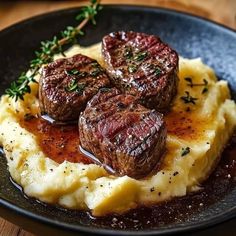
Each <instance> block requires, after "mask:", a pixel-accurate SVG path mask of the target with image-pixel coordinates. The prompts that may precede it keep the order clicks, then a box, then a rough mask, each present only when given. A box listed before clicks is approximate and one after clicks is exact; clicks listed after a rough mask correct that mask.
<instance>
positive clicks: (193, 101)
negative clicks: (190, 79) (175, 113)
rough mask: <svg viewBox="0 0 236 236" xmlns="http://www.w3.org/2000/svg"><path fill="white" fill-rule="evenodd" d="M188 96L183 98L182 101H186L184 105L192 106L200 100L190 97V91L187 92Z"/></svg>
mask: <svg viewBox="0 0 236 236" xmlns="http://www.w3.org/2000/svg"><path fill="white" fill-rule="evenodd" d="M185 94H186V96H182V97H181V99H182V100H183V101H184V103H192V104H194V105H195V104H196V102H195V101H196V100H198V98H194V97H192V96H191V95H190V93H189V92H188V91H185Z"/></svg>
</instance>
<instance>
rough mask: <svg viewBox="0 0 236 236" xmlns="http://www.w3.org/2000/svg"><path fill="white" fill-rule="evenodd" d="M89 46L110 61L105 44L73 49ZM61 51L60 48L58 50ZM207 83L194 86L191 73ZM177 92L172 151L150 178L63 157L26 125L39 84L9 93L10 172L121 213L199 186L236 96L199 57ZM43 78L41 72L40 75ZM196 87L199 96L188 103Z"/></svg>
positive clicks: (71, 204)
mask: <svg viewBox="0 0 236 236" xmlns="http://www.w3.org/2000/svg"><path fill="white" fill-rule="evenodd" d="M77 53H82V54H84V55H87V56H89V57H92V58H94V59H96V60H98V62H99V63H100V64H101V65H104V63H103V60H102V57H101V45H100V44H97V45H94V46H91V47H88V48H81V47H79V46H74V47H72V48H71V49H70V50H69V51H68V52H67V53H66V55H67V56H72V55H74V54H77ZM59 57H62V56H61V55H57V56H56V57H55V58H59ZM188 77H190V78H192V81H193V83H195V84H196V83H197V84H202V83H203V82H204V80H206V81H207V85H206V87H207V91H205V93H202V90H203V88H204V86H193V87H191V86H188V82H187V81H186V80H185V78H188ZM179 78H180V83H179V87H178V95H177V96H176V98H175V100H174V102H173V108H172V110H171V112H170V113H169V114H168V115H167V116H166V117H165V120H166V124H167V129H168V136H167V152H166V156H165V157H164V159H163V164H162V168H161V170H159V171H158V172H157V173H154V174H153V175H151V176H149V177H146V178H145V179H141V180H135V179H132V178H130V177H128V176H123V177H114V176H111V175H109V174H108V173H107V172H106V171H105V170H104V169H103V168H102V167H100V166H98V165H96V164H89V165H85V164H82V163H70V162H67V161H64V162H63V163H62V164H58V163H56V162H54V161H53V160H51V159H50V157H47V156H45V154H44V153H43V151H42V150H41V148H40V147H39V145H38V143H37V140H36V137H35V136H34V135H33V134H32V133H30V132H28V131H27V130H26V129H24V128H22V127H21V125H20V122H19V121H20V120H21V119H23V118H24V115H25V114H28V113H30V114H33V115H35V114H37V113H38V112H39V109H38V98H37V91H38V84H36V83H32V84H31V85H30V86H31V89H32V92H31V94H27V95H25V99H24V101H21V100H19V101H17V102H15V100H13V99H11V98H9V97H8V96H5V95H4V96H2V98H1V101H0V145H2V146H3V148H4V151H5V154H6V158H7V162H8V167H9V171H10V174H11V176H12V178H13V180H14V181H15V182H16V183H18V184H19V185H21V186H22V187H23V190H24V192H25V194H26V195H28V196H30V197H35V198H37V199H39V200H41V201H43V202H46V203H53V204H58V205H61V206H63V207H66V208H72V209H81V210H82V209H83V210H91V211H92V213H93V214H94V215H96V216H101V215H105V214H108V213H122V212H124V211H127V210H129V209H131V208H135V207H136V206H138V205H140V204H141V205H147V204H155V203H158V202H160V201H163V200H167V199H170V198H172V197H177V196H183V195H185V194H186V193H187V192H189V191H195V190H197V189H198V188H199V186H200V183H201V182H202V181H203V180H204V179H206V178H207V177H208V175H209V174H210V172H211V171H212V169H213V168H214V166H215V165H216V164H217V161H218V159H219V157H220V155H221V152H222V150H223V148H224V147H225V145H226V143H227V142H228V140H229V138H230V136H231V135H232V134H233V132H234V129H235V126H236V105H235V103H234V101H232V100H230V92H229V88H228V85H227V82H226V81H217V78H216V76H215V74H214V72H213V70H212V69H211V68H209V67H208V66H206V65H204V64H203V63H202V61H201V60H200V59H191V60H188V59H184V58H180V62H179ZM37 79H38V78H37ZM185 91H188V92H189V94H190V95H191V96H192V97H194V98H197V100H194V101H195V103H196V104H192V103H185V102H184V100H183V99H182V98H181V97H183V96H184V97H186V96H187V94H186V93H185Z"/></svg>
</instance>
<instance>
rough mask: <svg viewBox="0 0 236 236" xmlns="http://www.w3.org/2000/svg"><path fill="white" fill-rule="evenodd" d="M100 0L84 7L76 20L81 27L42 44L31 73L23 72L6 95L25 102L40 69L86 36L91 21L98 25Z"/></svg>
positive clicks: (33, 61) (70, 27)
mask: <svg viewBox="0 0 236 236" xmlns="http://www.w3.org/2000/svg"><path fill="white" fill-rule="evenodd" d="M99 3H100V0H90V5H89V6H86V7H83V8H82V10H81V12H80V13H79V14H78V15H77V16H76V20H78V21H79V25H78V26H76V27H72V26H68V27H67V28H66V29H65V30H63V31H62V32H61V36H60V38H59V37H57V36H54V37H53V39H52V40H51V41H50V40H47V41H43V42H41V47H40V50H39V51H36V52H35V56H36V58H35V59H33V60H31V61H30V69H31V71H30V73H28V74H26V72H23V73H22V74H21V75H20V76H19V78H18V79H17V80H16V81H14V82H12V83H11V85H10V88H8V89H6V91H5V92H6V94H7V95H8V96H9V97H11V98H14V99H15V101H17V100H18V99H21V100H24V95H25V94H26V93H30V92H31V89H30V86H29V84H30V82H36V81H35V79H34V77H35V76H36V75H38V74H39V69H40V68H41V67H42V66H43V65H44V64H47V63H50V62H52V61H53V55H54V54H56V53H61V54H62V55H64V53H63V48H62V46H64V45H67V44H70V43H73V42H75V40H76V36H77V35H84V32H83V31H82V29H83V28H84V27H85V25H87V24H88V23H89V22H90V21H91V22H92V24H94V25H95V24H96V21H95V16H96V15H97V14H98V12H99V11H100V10H101V9H102V7H101V6H100V4H99Z"/></svg>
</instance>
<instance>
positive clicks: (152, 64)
mask: <svg viewBox="0 0 236 236" xmlns="http://www.w3.org/2000/svg"><path fill="white" fill-rule="evenodd" d="M102 54H103V56H104V59H105V63H106V67H107V70H108V73H109V74H110V76H111V79H112V83H113V84H114V85H115V86H116V87H117V88H119V89H120V90H121V91H122V92H123V93H128V94H131V95H134V96H136V97H137V98H138V99H139V100H140V102H141V103H142V104H143V105H144V106H146V107H148V108H151V109H157V110H159V111H165V110H166V109H168V108H169V105H170V103H171V101H172V99H173V97H174V96H175V95H176V93H177V86H178V76H177V73H178V61H179V59H178V54H177V53H176V52H175V51H174V50H173V49H171V48H170V47H169V46H168V45H167V44H165V43H163V42H162V41H161V40H160V38H158V37H156V36H155V35H148V34H144V33H136V32H132V31H130V32H123V31H120V32H115V33H110V34H109V35H106V36H105V37H104V38H103V40H102Z"/></svg>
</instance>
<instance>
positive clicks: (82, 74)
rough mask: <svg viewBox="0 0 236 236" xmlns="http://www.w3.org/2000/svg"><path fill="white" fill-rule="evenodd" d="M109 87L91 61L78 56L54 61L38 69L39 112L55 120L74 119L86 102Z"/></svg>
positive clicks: (105, 79)
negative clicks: (102, 89) (39, 71)
mask: <svg viewBox="0 0 236 236" xmlns="http://www.w3.org/2000/svg"><path fill="white" fill-rule="evenodd" d="M109 84H110V81H109V78H108V76H107V74H106V73H105V71H104V70H103V69H102V68H101V66H100V65H99V64H98V63H97V61H96V60H94V59H91V58H89V57H87V56H84V55H81V54H77V55H75V56H73V57H71V58H63V59H58V60H56V61H54V62H52V63H50V64H48V65H46V66H45V67H44V68H43V70H42V76H41V78H40V81H39V101H40V109H41V113H47V114H48V115H49V116H50V117H51V118H53V119H54V120H56V121H70V120H75V119H78V117H79V113H80V112H81V111H82V110H84V108H85V107H86V104H87V102H88V100H89V99H91V98H92V97H93V96H94V95H95V94H96V93H97V92H98V90H99V89H100V88H102V87H107V86H109Z"/></svg>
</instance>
